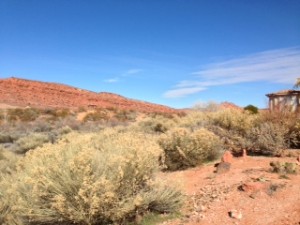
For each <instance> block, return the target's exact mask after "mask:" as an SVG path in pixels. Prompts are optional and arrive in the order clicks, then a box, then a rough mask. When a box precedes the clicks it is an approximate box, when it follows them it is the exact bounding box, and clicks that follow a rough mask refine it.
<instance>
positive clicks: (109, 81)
mask: <svg viewBox="0 0 300 225" xmlns="http://www.w3.org/2000/svg"><path fill="white" fill-rule="evenodd" d="M119 80H120V79H119V78H117V77H115V78H110V79H106V80H104V82H106V83H116V82H119Z"/></svg>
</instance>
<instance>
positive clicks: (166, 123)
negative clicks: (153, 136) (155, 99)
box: [138, 115, 176, 133]
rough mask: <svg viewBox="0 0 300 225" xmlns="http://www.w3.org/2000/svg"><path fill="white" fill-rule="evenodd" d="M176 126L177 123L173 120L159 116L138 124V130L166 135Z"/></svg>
mask: <svg viewBox="0 0 300 225" xmlns="http://www.w3.org/2000/svg"><path fill="white" fill-rule="evenodd" d="M174 126H176V121H175V120H174V119H173V118H166V117H163V116H160V115H157V116H155V117H147V118H145V119H144V120H142V121H140V122H139V123H138V130H140V131H143V132H146V133H165V132H166V131H168V130H169V129H170V128H172V127H174Z"/></svg>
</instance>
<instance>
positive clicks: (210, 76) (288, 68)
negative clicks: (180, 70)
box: [164, 47, 300, 98]
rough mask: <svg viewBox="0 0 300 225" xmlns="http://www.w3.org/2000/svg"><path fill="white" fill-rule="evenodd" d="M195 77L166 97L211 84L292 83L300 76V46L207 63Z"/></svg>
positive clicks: (197, 90) (194, 73)
mask: <svg viewBox="0 0 300 225" xmlns="http://www.w3.org/2000/svg"><path fill="white" fill-rule="evenodd" d="M192 75H193V77H194V79H193V80H183V81H180V82H179V83H178V84H177V85H176V86H175V87H174V88H173V89H172V90H169V91H167V92H165V93H164V97H166V98H178V97H184V96H187V95H190V94H194V93H197V92H200V91H203V90H205V89H207V88H209V87H212V86H220V85H229V84H237V83H247V82H256V81H265V82H272V83H283V84H293V83H294V82H295V81H296V78H298V77H300V48H299V47H295V48H285V49H277V50H271V51H265V52H259V53H256V54H252V55H248V56H243V57H240V58H236V59H231V60H226V61H223V62H219V63H214V64H210V65H207V66H206V67H205V68H204V69H202V70H200V71H196V72H193V73H192Z"/></svg>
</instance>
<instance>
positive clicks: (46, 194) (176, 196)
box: [0, 129, 182, 225]
mask: <svg viewBox="0 0 300 225" xmlns="http://www.w3.org/2000/svg"><path fill="white" fill-rule="evenodd" d="M161 154H162V150H161V149H160V148H159V146H158V145H157V143H156V142H155V141H151V139H150V138H149V137H148V136H145V135H144V134H140V133H135V132H123V131H118V130H117V129H114V130H113V129H106V130H105V131H103V132H101V133H99V134H78V133H71V134H68V135H67V136H65V138H63V139H62V140H61V141H59V142H58V143H57V144H54V145H51V144H46V145H44V146H43V147H42V148H39V149H36V150H33V151H29V152H28V153H27V154H26V156H25V157H24V158H23V159H22V160H21V161H20V163H19V165H18V168H17V171H16V173H15V174H13V175H12V176H11V179H10V180H13V182H10V180H9V179H6V180H5V181H3V182H2V184H0V193H2V195H0V202H7V204H6V208H9V210H6V213H4V216H3V214H2V221H4V220H6V221H7V220H8V219H9V218H15V219H19V220H21V221H22V222H23V223H24V224H47V225H50V224H53V225H54V224H77V225H93V224H97V225H101V224H102V225H104V224H128V221H131V220H133V219H134V218H135V216H137V215H138V214H140V213H141V214H142V213H144V212H146V211H157V212H171V211H175V210H177V209H178V207H179V206H180V204H181V201H182V196H181V194H180V192H178V191H177V190H175V189H174V188H171V187H168V186H165V185H164V186H160V184H159V183H157V182H155V181H154V173H155V172H156V171H157V170H158V169H159V164H158V159H159V157H160V156H161ZM2 187H5V191H4V190H2ZM7 205H8V206H9V207H7ZM3 208H5V207H4V206H3V203H2V209H1V205H0V213H2V212H3V210H4V209H3ZM1 210H2V211H1ZM0 219H1V218H0Z"/></svg>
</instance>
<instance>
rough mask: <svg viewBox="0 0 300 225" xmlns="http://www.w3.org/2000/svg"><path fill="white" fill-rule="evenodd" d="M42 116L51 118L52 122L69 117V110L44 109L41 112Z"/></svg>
mask: <svg viewBox="0 0 300 225" xmlns="http://www.w3.org/2000/svg"><path fill="white" fill-rule="evenodd" d="M43 114H44V115H48V116H51V118H52V119H53V120H56V119H60V118H66V117H68V116H70V115H71V111H70V109H67V108H62V109H50V108H49V109H45V110H44V111H43Z"/></svg>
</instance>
